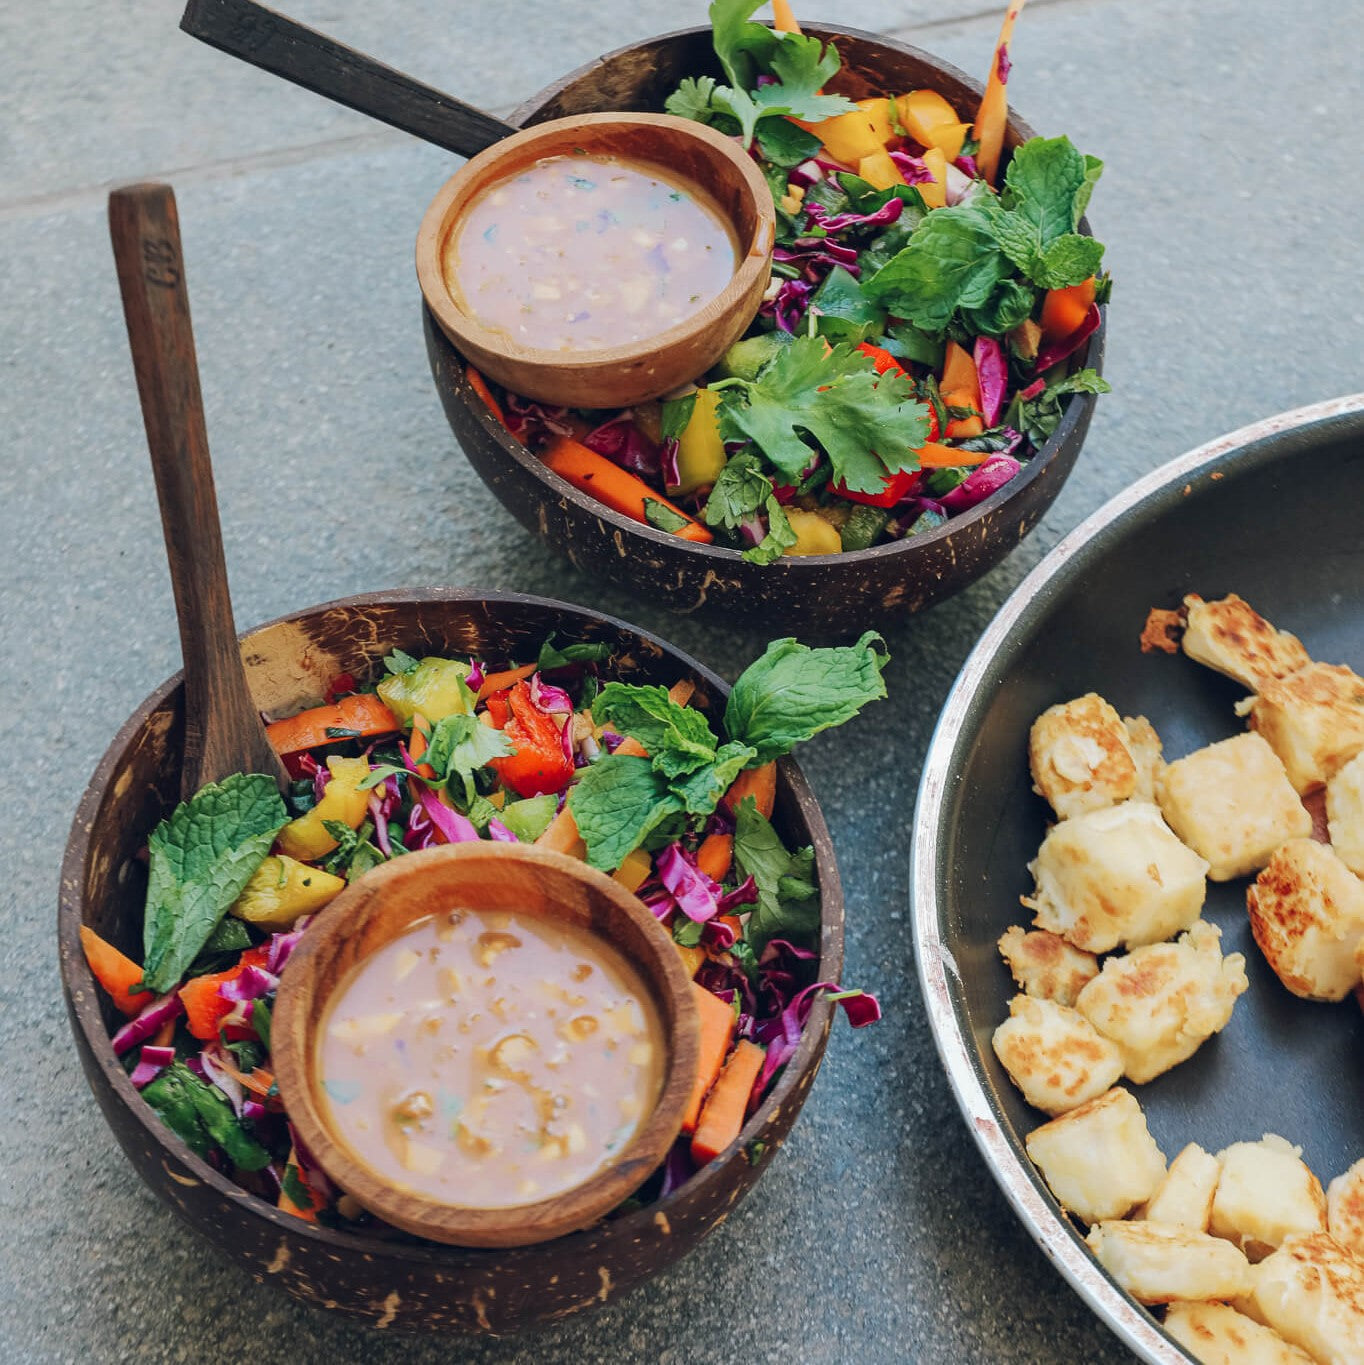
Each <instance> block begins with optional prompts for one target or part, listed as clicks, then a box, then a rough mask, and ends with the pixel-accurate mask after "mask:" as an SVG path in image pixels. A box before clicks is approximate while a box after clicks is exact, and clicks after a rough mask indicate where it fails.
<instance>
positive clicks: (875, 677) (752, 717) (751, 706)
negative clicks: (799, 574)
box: [725, 630, 889, 767]
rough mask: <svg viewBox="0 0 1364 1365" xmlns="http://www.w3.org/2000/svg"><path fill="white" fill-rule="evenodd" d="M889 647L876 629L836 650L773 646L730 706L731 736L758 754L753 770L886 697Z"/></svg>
mask: <svg viewBox="0 0 1364 1365" xmlns="http://www.w3.org/2000/svg"><path fill="white" fill-rule="evenodd" d="M884 643H885V642H884V641H883V640H882V639H881V637H880V636H879V635H878V634H876V632H875V631H870V630H869V631H867V632H866V634H864V635H863V636H862V638H861V639H860V640H859V641H858V642H857V643H856V644H855V645H848V646H841V647H838V648H831V649H811V648H809V646H807V645H802V644H800V643H799V642H797V641H796V640H793V639H785V640H774V641H772V643H771V644H769V645H768V646H767V651H766V652H765V653H764V654H763V656H762V657H761V658H760V659H758V660H756V661H755V662H754V663H752V664H750V665H749V666H748V667H747V668H746V669H745V670H744V671H743V673H742V674H741V675H740V677H739V680H738V681H737V682H736V683H735V684H734V690H733V691H732V692H731V693H730V694H729V701H728V702H727V703H726V705H725V731H726V733H727V734H728V735H729V736H730V738H731V739H733V740H736V741H739V742H741V743H743V744H747V745H749V746H750V747H751V748H752V749H753V750H754V751H755V757H754V758H753V759H752V760H750V763H749V766H750V767H756V766H757V765H758V764H761V763H767V762H769V761H771V760H772V759H774V758H780V757H781V756H782V755H783V754H788V753H790V752H791V750H792V748H793V747H794V746H795V745H796V744H798V743H800V742H801V741H802V740H806V739H809V738H810V737H811V736H812V735H817V734H819V732H820V731H821V730H827V729H829V728H830V727H832V726H835V725H842V724H843V722H844V721H846V720H850V719H851V718H852V717H853V716H855V715H856V714H857V713H858V712H859V711H860V710H861V709H862V707H863V706H865V705H866V704H867V703H868V702H870V701H876V700H877V699H879V698H881V697H884V696H885V695H886V685H885V683H884V681H882V678H881V670H882V669H883V668H884V667H885V666H886V661H887V658H888V657H889V656H888V655H887V654H886V653H885V651H884ZM877 646H881V648H879V649H878V648H877Z"/></svg>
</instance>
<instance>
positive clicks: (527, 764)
mask: <svg viewBox="0 0 1364 1365" xmlns="http://www.w3.org/2000/svg"><path fill="white" fill-rule="evenodd" d="M495 695H496V694H495ZM501 695H502V696H504V697H505V698H506V701H505V703H504V705H506V706H507V707H508V708H509V709H510V712H511V714H510V715H509V716H505V713H504V716H505V718H504V720H503V723H502V724H501V725H500V726H499V727H498V728H499V729H501V730H502V732H503V734H505V735H506V736H507V738H508V739H509V740H510V741H511V743H512V745H513V747H514V748H515V749H516V752H515V753H514V754H511V755H510V756H509V757H507V758H495V759H493V760H492V767H493V770H494V771H495V772H496V773H497V775H498V777H500V778H501V779H502V781H503V782H505V783H506V784H507V786H509V787H510V788H511V789H512V790H513V791H514V792H516V793H517V795H518V796H543V795H544V794H545V793H546V792H559V791H562V790H563V789H564V787H565V786H566V785H567V784H568V780H569V778H571V777H572V776H573V760H572V759H570V758H569V757H568V756H567V755H566V754H565V753H564V743H563V736H562V733H561V732H560V730H559V726H558V725H557V723H556V722H555V720H554V717H553V716H550V715H546V713H545V712H543V711H541V710H540V709H539V708H538V707H537V706H536V705H535V703H534V702H533V701H532V700H531V695H530V685H529V684H528V683H527V682H525V681H524V680H522V681H521V682H519V683H517V684H516V686H515V687H512V688H511V689H510V690H509V691H507V692H505V693H503V694H501ZM493 701H494V697H489V698H488V710H489V711H490V712H491V713H492V717H493V720H494V721H496V720H497V718H498V711H499V710H500V709H501V708H494V706H493V705H492V703H493Z"/></svg>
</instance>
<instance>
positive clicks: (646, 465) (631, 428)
mask: <svg viewBox="0 0 1364 1365" xmlns="http://www.w3.org/2000/svg"><path fill="white" fill-rule="evenodd" d="M582 442H583V445H585V446H586V447H587V448H588V449H589V450H595V451H596V452H597V454H598V455H605V456H606V458H607V459H608V460H610V461H611V463H612V464H618V465H619V466H620V467H621V468H622V469H628V470H629V471H630V473H632V474H638V475H640V476H641V477H643V478H646V479H656V478H657V477H658V475H659V472H660V470H661V468H662V452H661V451H660V450H659V448H658V446H656V445H655V444H654V443H653V442H652V441H651V440H650V439H649V438H648V437H647V436H646V435H645V434H644V433H643V432H642V431H640V429H639V428H638V427H637V426H636V425H635V423H634V420H633V417H632V414H631V413H629V412H622V413H620V414H619V415H618V416H616V417H613V418H611V420H610V421H609V422H603V423H602V424H601V426H599V427H596V428H594V429H593V430H592V431H589V432H588V433H587V435H586V436H584V437H583V438H582Z"/></svg>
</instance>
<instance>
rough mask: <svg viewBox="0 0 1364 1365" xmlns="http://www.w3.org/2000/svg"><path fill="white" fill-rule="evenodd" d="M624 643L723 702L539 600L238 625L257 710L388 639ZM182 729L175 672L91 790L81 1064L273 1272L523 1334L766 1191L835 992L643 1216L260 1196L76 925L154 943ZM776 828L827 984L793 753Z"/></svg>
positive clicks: (166, 1167) (118, 1118)
mask: <svg viewBox="0 0 1364 1365" xmlns="http://www.w3.org/2000/svg"><path fill="white" fill-rule="evenodd" d="M551 631H557V632H558V634H559V638H560V640H561V641H563V640H592V641H606V642H609V643H610V644H612V645H613V646H615V648H616V651H617V665H616V667H615V670H614V676H615V677H617V678H620V679H621V680H622V681H627V682H636V683H660V684H671V683H673V682H675V681H677V680H679V679H688V680H690V681H691V682H693V683H694V684H695V687H696V692H695V694H694V697H693V704H694V705H696V706H699V707H700V708H701V709H702V710H704V711H706V712H707V713H708V714H710V715H712V716H717V717H718V715H719V714H720V713H721V712H722V711H723V708H724V701H725V696H726V693H727V691H728V689H727V687H726V686H725V684H724V683H723V681H722V680H721V679H720V678H719V677H718V676H717V675H716V674H714V673H712V672H711V671H710V670H709V669H707V668H705V667H703V666H702V665H701V664H699V663H697V662H696V661H695V660H694V659H691V658H689V657H688V656H687V655H685V654H682V653H680V652H679V651H677V650H674V649H672V648H670V647H669V646H668V645H666V644H665V643H664V642H663V641H661V640H659V639H657V638H655V637H654V636H652V635H649V634H646V633H645V632H643V631H641V630H637V629H636V628H635V627H633V626H630V625H627V624H626V623H624V622H622V621H618V620H615V619H614V618H612V617H609V616H601V615H598V614H596V613H594V612H589V611H585V610H583V609H581V608H578V607H572V606H567V605H565V604H564V603H561V602H554V601H550V600H547V599H544V598H534V597H524V596H517V595H512V594H488V593H481V592H459V591H439V590H432V591H395V592H388V593H380V594H375V595H373V596H365V597H350V598H345V599H342V600H340V601H336V602H331V603H328V604H326V605H324V606H319V607H314V608H312V609H310V610H307V611H302V612H299V613H296V614H294V615H291V616H286V617H281V618H280V619H278V620H276V621H272V622H270V623H268V624H266V625H263V626H260V627H258V628H257V629H255V630H253V631H250V632H248V633H247V634H246V635H244V636H243V637H242V658H243V660H244V662H245V664H246V669H247V676H248V684H249V687H250V690H251V695H252V698H253V700H254V701H255V703H256V704H257V706H259V707H260V708H261V709H262V710H264V711H277V710H284V709H286V708H288V707H290V706H295V707H296V706H297V705H299V704H300V703H302V702H304V701H306V700H309V699H314V698H317V697H319V696H321V695H322V693H323V692H324V691H325V689H326V687H327V684H328V682H329V680H330V679H332V678H334V677H335V676H336V675H337V674H338V673H341V672H350V673H353V674H354V675H356V676H357V677H362V678H363V677H366V676H369V675H371V674H372V673H373V672H374V671H375V670H376V669H377V668H378V667H379V661H380V660H381V659H382V657H383V655H384V654H385V653H387V652H388V651H389V650H390V649H391V648H392V647H394V646H399V647H401V648H404V649H407V650H409V651H414V652H417V653H422V652H441V651H451V652H457V653H464V654H473V655H478V656H479V657H482V658H485V659H487V660H489V661H490V662H494V663H496V662H499V661H504V660H509V659H513V658H524V657H526V656H527V655H528V654H533V653H534V651H535V650H537V649H538V648H539V645H540V643H541V642H542V641H543V640H544V638H545V637H546V636H547V635H548V634H549V633H550V632H551ZM183 733H184V711H183V689H182V686H181V679H180V676H179V675H178V674H177V675H176V676H175V677H173V678H170V679H168V680H167V681H166V682H164V683H163V684H162V685H161V686H160V687H158V688H157V689H156V690H155V691H154V692H153V693H152V694H151V695H150V696H149V697H148V698H147V699H146V701H144V702H143V703H142V705H141V706H139V707H138V708H137V710H136V711H135V712H134V713H133V714H132V716H130V717H129V719H128V721H127V722H126V723H125V724H124V726H123V728H122V729H121V730H120V731H119V732H118V734H117V735H116V736H115V738H114V740H113V743H112V744H111V745H110V746H109V749H108V752H107V753H106V754H105V755H104V757H103V759H102V760H101V761H100V764H99V767H98V768H97V769H96V771H95V775H94V777H93V778H92V779H91V782H90V785H89V787H88V789H87V790H86V792H85V795H84V797H83V798H82V799H81V803H80V806H79V808H78V809H77V811H76V817H75V821H74V823H73V825H72V829H71V834H70V838H69V840H68V842H67V848H66V856H65V861H64V863H63V865H62V882H61V892H60V902H59V908H58V939H59V947H60V954H61V973H62V987H63V991H64V993H65V997H66V1004H67V1010H68V1014H69V1017H70V1020H71V1028H72V1032H73V1033H74V1035H75V1040H76V1047H77V1050H78V1052H79V1054H80V1059H81V1065H82V1066H83V1068H84V1070H85V1075H86V1078H87V1080H88V1081H89V1083H90V1087H91V1089H92V1090H93V1091H94V1093H95V1098H96V1099H97V1100H98V1101H99V1105H100V1108H101V1110H102V1111H103V1113H104V1116H105V1118H106V1119H107V1120H108V1122H109V1125H110V1127H112V1128H113V1130H114V1133H115V1135H116V1136H117V1138H118V1140H119V1142H120V1144H121V1145H122V1147H123V1150H124V1152H125V1153H126V1154H127V1156H128V1159H129V1161H131V1163H132V1165H133V1168H134V1169H135V1170H136V1172H137V1174H138V1175H139V1176H140V1177H141V1178H142V1179H143V1180H144V1181H146V1183H147V1184H148V1185H149V1186H150V1187H151V1188H152V1189H153V1190H154V1191H155V1192H156V1193H157V1194H158V1195H159V1196H160V1197H161V1198H162V1199H163V1200H165V1201H166V1203H167V1204H169V1205H170V1206H171V1208H172V1209H174V1210H175V1212H176V1213H177V1214H179V1215H180V1217H181V1218H183V1219H184V1220H185V1222H186V1223H188V1224H189V1225H190V1226H191V1227H193V1228H195V1229H196V1230H197V1231H198V1232H200V1233H201V1234H202V1235H203V1236H204V1237H205V1238H207V1239H208V1240H209V1241H210V1242H211V1243H212V1244H213V1245H214V1246H215V1247H217V1249H218V1250H219V1251H221V1252H222V1253H223V1254H224V1255H225V1256H226V1257H228V1258H229V1259H230V1260H232V1261H234V1262H235V1263H236V1264H237V1265H238V1266H241V1267H242V1268H244V1269H245V1270H246V1271H247V1273H248V1274H250V1275H251V1276H252V1277H253V1278H254V1279H255V1280H256V1281H257V1282H258V1283H261V1284H270V1285H274V1286H277V1287H278V1288H280V1289H283V1290H285V1291H286V1292H288V1293H289V1294H292V1295H293V1296H294V1297H295V1298H297V1299H300V1300H302V1301H304V1302H306V1303H310V1304H314V1305H317V1306H319V1307H322V1308H328V1309H331V1310H334V1311H335V1312H338V1313H342V1314H345V1315H347V1316H348V1317H351V1318H354V1319H357V1320H360V1321H364V1322H371V1323H376V1324H380V1325H383V1326H387V1327H393V1328H409V1329H411V1328H427V1329H445V1330H448V1331H455V1332H470V1333H494V1334H502V1333H508V1332H514V1331H517V1330H519V1329H522V1328H527V1327H531V1326H534V1325H535V1324H539V1323H546V1322H550V1321H552V1320H554V1319H557V1318H562V1317H567V1316H569V1315H570V1314H573V1313H577V1312H581V1311H583V1310H585V1309H589V1308H594V1307H596V1306H598V1305H600V1304H603V1303H608V1302H611V1301H613V1300H614V1299H616V1298H618V1297H620V1295H622V1294H623V1293H625V1291H626V1290H628V1289H629V1288H631V1287H632V1286H633V1285H635V1284H638V1283H639V1282H640V1281H641V1280H644V1279H647V1278H648V1277H649V1276H651V1275H653V1274H656V1273H657V1272H658V1271H660V1270H662V1269H663V1268H664V1267H666V1266H668V1265H670V1264H671V1263H672V1262H673V1261H675V1260H677V1259H678V1258H679V1257H681V1256H683V1255H685V1254H686V1253H687V1252H688V1251H689V1250H690V1249H691V1248H692V1247H693V1246H695V1245H696V1244H697V1242H699V1241H700V1240H701V1238H702V1237H704V1236H705V1235H706V1234H707V1233H708V1232H709V1231H711V1229H713V1228H715V1227H716V1226H718V1225H719V1224H720V1223H721V1222H722V1221H724V1219H725V1217H727V1216H728V1214H729V1212H730V1211H731V1210H732V1209H733V1207H734V1205H735V1204H736V1203H737V1202H738V1201H739V1200H740V1199H741V1198H742V1197H743V1196H744V1194H745V1193H747V1191H748V1190H749V1189H750V1188H751V1186H752V1185H753V1183H754V1181H756V1180H757V1179H758V1177H759V1175H760V1174H761V1173H762V1171H763V1170H764V1169H766V1167H767V1166H768V1164H769V1163H770V1162H771V1160H772V1158H773V1155H774V1153H775V1151H776V1149H777V1148H778V1147H779V1146H780V1145H781V1143H782V1141H783V1140H784V1139H785V1137H786V1134H787V1133H788V1131H789V1130H790V1127H791V1124H792V1123H793V1122H794V1120H795V1117H796V1115H797V1113H798V1112H799V1111H800V1108H801V1105H802V1103H803V1102H804V1099H805V1096H806V1094H807V1093H808V1091H809V1087H810V1084H811V1082H812V1081H813V1080H814V1078H815V1073H816V1072H817V1071H818V1069H819V1063H820V1060H821V1058H822V1057H823V1055H824V1046H825V1042H826V1040H827V1038H828V1032H829V1023H830V1019H831V1016H832V1010H833V1008H834V1007H833V1006H830V1005H829V1004H828V1003H827V1002H826V1001H824V1000H823V999H819V1000H817V1001H816V1002H815V1005H814V1008H813V1009H812V1011H811V1013H810V1017H809V1021H808V1023H807V1024H806V1027H805V1032H804V1036H803V1037H802V1039H801V1043H800V1046H799V1048H798V1050H797V1051H796V1053H795V1055H794V1057H793V1058H792V1059H791V1061H790V1063H789V1064H788V1065H787V1067H786V1069H785V1071H784V1072H783V1073H782V1075H781V1076H780V1077H779V1079H778V1081H777V1083H776V1085H775V1086H774V1087H773V1089H772V1091H771V1092H770V1093H769V1094H768V1096H767V1098H766V1099H765V1100H764V1101H763V1103H762V1105H761V1106H760V1107H759V1108H758V1109H757V1111H756V1112H755V1113H754V1114H753V1115H752V1116H751V1117H750V1119H749V1120H748V1122H747V1123H746V1124H745V1125H744V1128H743V1131H742V1133H741V1134H740V1136H739V1139H738V1141H737V1142H736V1143H735V1144H734V1145H733V1146H731V1147H730V1148H729V1150H728V1151H726V1152H724V1153H722V1154H721V1155H720V1156H719V1157H717V1158H716V1159H715V1160H714V1161H713V1162H711V1164H710V1165H708V1166H706V1167H705V1168H704V1169H702V1170H701V1171H700V1172H698V1173H697V1174H696V1175H695V1176H694V1177H693V1178H692V1179H691V1180H689V1181H688V1182H687V1183H686V1184H685V1185H683V1186H681V1187H679V1188H678V1189H677V1190H676V1191H674V1192H673V1193H672V1194H670V1195H668V1196H667V1197H665V1198H663V1199H660V1200H657V1201H656V1202H654V1203H651V1204H647V1205H645V1206H644V1207H642V1208H639V1209H636V1210H634V1211H633V1212H628V1213H624V1214H622V1215H620V1216H618V1217H614V1218H608V1219H606V1220H604V1221H602V1222H599V1223H597V1224H595V1225H594V1226H592V1227H590V1228H587V1229H585V1230H583V1231H580V1232H575V1233H571V1234H569V1235H566V1236H564V1237H560V1238H558V1239H556V1240H554V1241H548V1242H542V1243H540V1244H538V1245H535V1246H524V1247H515V1248H507V1249H498V1250H482V1249H470V1248H460V1247H454V1246H443V1245H438V1244H436V1243H433V1242H426V1241H421V1240H419V1239H416V1238H413V1237H410V1236H408V1235H406V1234H403V1233H399V1232H397V1231H396V1230H388V1229H384V1228H383V1227H382V1225H377V1226H376V1227H375V1228H371V1229H370V1230H368V1231H365V1232H359V1231H343V1230H334V1229H330V1228H326V1227H321V1226H317V1225H314V1224H308V1223H304V1222H302V1221H301V1220H299V1219H298V1218H296V1217H294V1216H292V1215H290V1214H287V1213H283V1212H281V1211H280V1210H278V1209H276V1208H275V1207H274V1206H273V1204H270V1203H267V1202H266V1201H264V1200H262V1199H259V1198H257V1197H256V1196H254V1195H251V1194H248V1193H247V1192H246V1191H245V1190H243V1189H241V1188H240V1187H239V1186H238V1185H236V1184H235V1183H234V1182H233V1181H232V1180H230V1179H229V1178H228V1177H227V1176H225V1175H223V1174H221V1173H220V1172H218V1171H216V1170H214V1169H213V1167H212V1166H210V1165H209V1164H208V1163H207V1162H205V1161H203V1160H201V1159H200V1158H199V1157H197V1156H195V1155H194V1154H193V1153H192V1152H191V1151H190V1150H189V1148H188V1147H187V1146H185V1144H184V1143H183V1142H182V1141H181V1140H180V1139H179V1138H177V1137H176V1136H175V1134H174V1133H172V1132H171V1130H170V1129H169V1128H167V1127H166V1126H165V1125H164V1124H163V1123H162V1122H161V1120H160V1119H159V1118H158V1117H157V1115H156V1114H155V1112H154V1111H153V1110H152V1109H151V1108H150V1107H149V1106H147V1105H146V1104H145V1103H144V1102H143V1101H142V1099H141V1098H140V1096H139V1095H138V1093H137V1092H136V1091H135V1090H134V1089H133V1087H132V1085H131V1083H130V1082H129V1080H128V1077H127V1075H126V1074H125V1072H124V1070H123V1067H122V1066H121V1065H120V1063H119V1060H118V1059H117V1058H116V1057H115V1056H114V1052H113V1048H112V1046H111V1044H110V1035H111V1032H112V1030H113V1028H115V1027H117V1023H118V1020H117V1019H116V1017H115V1013H114V1011H113V1009H112V1006H110V1005H109V1004H108V1002H107V1000H106V999H105V997H104V993H103V991H101V990H100V989H99V987H98V986H97V985H96V983H95V981H94V978H93V977H92V976H91V974H90V971H89V969H88V968H87V966H86V964H85V959H84V956H83V955H82V952H81V947H80V938H79V934H80V926H81V925H82V924H88V925H90V926H91V927H92V928H93V929H94V930H96V932H98V933H99V934H101V935H102V936H103V937H104V938H106V939H108V940H109V941H110V942H112V943H114V944H115V945H116V946H118V947H119V948H121V949H123V950H124V951H126V952H130V953H133V954H137V953H139V951H140V949H139V945H140V941H141V923H142V907H143V902H144V899H145V893H146V872H145V869H144V865H143V862H142V861H141V860H140V858H139V853H140V851H141V850H142V849H143V848H144V847H145V845H146V842H147V836H148V834H149V833H150V831H151V830H152V828H153V826H154V825H155V824H156V823H157V821H158V820H160V819H161V818H162V817H163V816H165V815H166V814H168V813H169V812H170V811H171V810H172V809H173V807H174V805H175V804H176V802H177V801H178V799H179V782H180V774H179V767H180V753H181V747H182V742H183ZM773 822H774V824H775V825H776V827H777V828H778V830H779V831H780V832H781V834H782V836H783V837H784V838H785V839H786V840H787V842H788V843H794V844H811V845H813V847H814V850H815V867H816V872H817V875H818V880H819V888H820V894H821V897H822V902H823V918H822V923H821V928H820V938H819V963H818V975H817V976H816V977H815V978H814V979H816V980H836V979H837V978H838V975H839V972H840V969H841V967H842V960H843V898H842V891H841V889H840V886H839V880H838V871H837V868H836V866H835V864H834V856H833V849H832V846H831V845H830V842H829V833H828V830H827V828H826V827H825V824H824V820H823V817H822V816H821V815H820V812H819V807H818V805H817V804H816V802H815V799H814V797H813V796H812V794H811V792H810V788H809V786H808V785H807V784H806V782H805V779H804V777H802V775H801V772H800V769H799V768H798V767H797V766H796V765H795V764H794V763H793V762H791V761H790V760H789V759H783V760H782V761H781V763H780V764H779V767H778V782H777V801H776V809H775V812H774V816H773Z"/></svg>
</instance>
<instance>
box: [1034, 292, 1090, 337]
mask: <svg viewBox="0 0 1364 1365" xmlns="http://www.w3.org/2000/svg"><path fill="white" fill-rule="evenodd" d="M1093 302H1094V278H1093V276H1091V277H1090V278H1089V279H1087V280H1084V281H1082V282H1081V283H1080V284H1072V285H1071V286H1070V287H1069V288H1068V289H1051V290H1048V291H1047V296H1046V298H1045V299H1043V300H1042V336H1043V337H1044V338H1045V339H1046V340H1047V341H1064V340H1065V339H1066V337H1068V336H1069V335H1070V334H1071V333H1072V332H1074V331H1076V330H1077V329H1078V328H1079V327H1080V325H1081V324H1082V323H1083V322H1084V320H1085V319H1086V318H1087V317H1088V316H1089V308H1090V305H1091V304H1092V303H1093Z"/></svg>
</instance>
